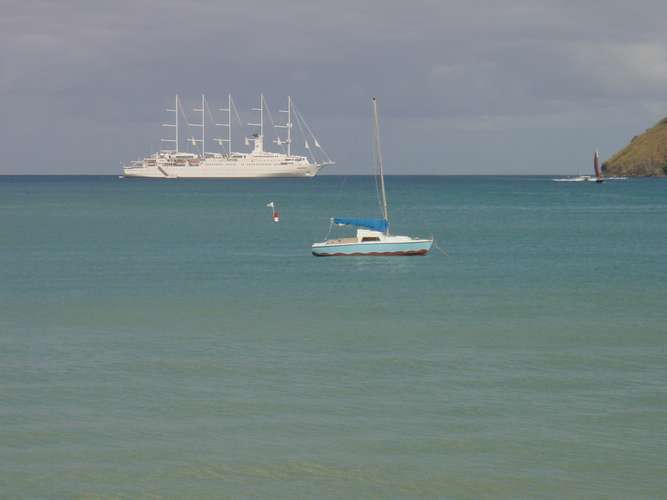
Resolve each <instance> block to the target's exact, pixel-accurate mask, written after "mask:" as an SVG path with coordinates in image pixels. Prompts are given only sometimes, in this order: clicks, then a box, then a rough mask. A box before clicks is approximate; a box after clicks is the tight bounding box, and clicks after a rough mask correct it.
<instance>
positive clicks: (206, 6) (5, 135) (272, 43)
mask: <svg viewBox="0 0 667 500" xmlns="http://www.w3.org/2000/svg"><path fill="white" fill-rule="evenodd" d="M4 3H5V6H4V9H3V17H2V18H0V44H1V46H2V47H3V49H2V51H1V52H0V102H2V111H3V120H2V122H0V137H1V138H0V145H1V146H2V148H3V152H4V153H3V156H4V158H5V161H4V162H3V164H2V165H0V173H33V172H44V173H71V172H78V173H113V172H115V171H117V166H118V163H119V162H120V161H123V160H127V159H131V158H135V157H138V156H140V155H142V154H146V153H150V151H151V148H154V147H157V145H158V143H159V136H160V133H161V130H160V127H159V124H160V123H161V121H163V120H164V119H165V115H164V114H163V113H162V109H163V108H164V107H165V106H167V105H168V104H169V103H170V102H171V99H172V96H173V94H174V93H175V92H177V91H178V92H179V93H181V94H182V95H184V96H185V97H186V99H187V101H186V102H187V106H188V107H192V106H191V105H192V104H194V101H195V100H196V99H197V96H198V95H199V94H200V93H201V92H205V93H206V94H207V95H208V96H209V99H210V100H211V101H212V102H215V101H216V99H217V100H218V101H220V102H222V100H223V99H224V96H225V95H226V94H227V92H229V91H231V92H232V93H234V95H235V96H236V98H237V101H238V102H239V104H240V105H241V106H243V107H246V108H247V107H250V106H251V105H253V104H254V102H255V100H256V96H257V94H258V93H259V92H260V91H264V92H266V93H267V95H268V97H269V101H270V103H272V104H273V105H274V107H276V105H277V104H278V100H279V99H283V98H284V96H286V95H287V94H288V93H290V94H291V95H293V96H295V98H296V99H297V102H298V103H299V105H300V108H301V109H302V111H303V112H304V113H305V115H306V117H307V118H308V119H309V121H310V122H311V123H312V125H313V126H314V127H315V128H316V129H317V130H318V131H319V134H320V136H321V138H322V141H321V142H323V144H324V145H325V146H328V148H327V149H328V150H329V151H330V153H331V154H332V156H333V157H334V158H335V159H336V160H337V161H338V163H339V166H338V167H337V171H338V172H352V171H355V172H360V173H363V172H364V171H367V169H366V167H365V165H362V164H361V163H363V162H361V161H359V160H358V159H359V158H368V157H369V156H370V151H369V145H368V137H369V133H370V132H369V123H370V121H369V117H368V113H369V103H368V97H369V96H370V95H372V94H377V95H379V96H380V98H381V105H382V116H383V125H384V128H385V129H386V132H385V133H387V134H388V135H389V137H391V139H392V140H385V141H384V142H385V144H386V149H387V152H386V156H387V157H388V158H390V159H391V161H390V162H389V166H388V168H389V170H390V171H399V169H400V171H401V172H405V173H411V172H424V173H426V172H438V173H462V172H470V173H476V172H489V171H491V172H497V173H512V172H529V171H535V170H536V173H539V172H547V171H552V172H570V171H576V170H579V169H580V168H587V167H588V165H587V164H586V162H587V161H588V157H589V156H590V154H589V152H590V151H589V150H590V149H592V148H594V147H604V148H606V149H608V150H609V154H611V152H613V151H612V150H613V149H615V148H618V147H621V146H622V145H623V143H624V141H625V140H626V138H628V137H630V136H632V135H633V134H634V133H636V132H639V131H641V130H643V129H644V128H646V127H647V126H649V125H650V124H651V123H652V121H655V120H657V119H658V118H660V117H661V115H667V85H665V84H667V36H666V35H665V34H664V30H663V27H662V26H661V23H662V20H663V19H664V17H665V14H667V6H665V4H664V2H657V1H656V2H654V1H648V0H647V1H641V2H635V3H634V4H632V5H629V4H627V3H625V2H624V3H621V2H611V1H593V0H588V1H580V2H563V1H560V2H556V1H546V0H543V1H539V0H536V1H506V2H497V1H495V2H493V1H459V0H457V1H448V2H436V1H424V2H416V3H408V2H381V1H373V2H363V3H362V2H354V1H350V0H343V1H339V2H328V1H327V2H319V1H291V2H269V1H264V0H261V1H252V2H226V1H225V2H219V1H204V0H200V1H188V2H182V1H175V0H171V1H158V0H142V1H126V0H120V1H115V2H93V1H68V0H61V1H58V2H53V1H13V0H5V2H4ZM637 127H640V128H639V130H636V128H637ZM554 137H562V138H567V139H568V140H567V141H556V143H554V141H553V138H554ZM550 140H551V147H550V148H549V155H548V158H546V159H545V160H544V161H543V162H540V163H539V164H538V165H536V164H535V162H534V156H533V155H534V154H535V153H536V151H535V149H536V148H535V147H533V144H535V145H539V147H540V150H542V151H544V149H545V148H546V147H547V146H548V145H549V144H550V142H549V141H550ZM239 147H241V145H240V144H239ZM524 152H525V155H524V154H523V153H524ZM579 154H581V156H582V160H581V161H582V164H583V165H582V166H581V167H579V166H578V164H576V158H577V157H578V155H579ZM433 157H438V158H439V160H438V162H437V163H438V164H433V163H434V162H431V161H429V159H430V158H433ZM524 157H525V160H524V159H523V158H524ZM91 158H95V160H94V161H91ZM415 159H418V161H415ZM573 160H574V161H575V163H574V164H573ZM517 162H518V163H517Z"/></svg>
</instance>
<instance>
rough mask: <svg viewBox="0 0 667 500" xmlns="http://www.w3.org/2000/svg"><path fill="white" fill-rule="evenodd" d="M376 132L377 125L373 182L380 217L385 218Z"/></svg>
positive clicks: (373, 149) (374, 143) (374, 144)
mask: <svg viewBox="0 0 667 500" xmlns="http://www.w3.org/2000/svg"><path fill="white" fill-rule="evenodd" d="M375 137H376V132H375V124H373V148H372V151H373V163H374V164H375V175H374V176H373V180H374V181H375V196H376V197H377V202H378V207H379V208H380V216H381V217H382V218H384V211H383V210H382V199H381V197H380V183H379V179H378V177H379V175H380V171H379V168H378V160H377V158H378V157H377V149H376V140H375Z"/></svg>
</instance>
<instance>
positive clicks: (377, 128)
mask: <svg viewBox="0 0 667 500" xmlns="http://www.w3.org/2000/svg"><path fill="white" fill-rule="evenodd" d="M373 130H374V143H375V144H374V146H375V160H376V161H377V168H378V172H379V175H380V195H381V197H382V199H381V200H380V204H381V206H382V216H383V217H384V219H385V220H387V221H388V220H389V213H388V211H387V193H386V192H385V189H384V170H383V167H382V149H381V148H380V120H379V119H378V105H377V99H376V98H375V97H373ZM388 231H389V229H387V232H388Z"/></svg>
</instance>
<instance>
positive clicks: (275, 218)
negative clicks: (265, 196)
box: [266, 202, 280, 222]
mask: <svg viewBox="0 0 667 500" xmlns="http://www.w3.org/2000/svg"><path fill="white" fill-rule="evenodd" d="M266 206H267V207H269V208H271V209H272V213H271V218H272V219H273V222H280V212H278V209H277V208H276V204H275V203H274V202H270V203H267V204H266Z"/></svg>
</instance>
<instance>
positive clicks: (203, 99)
mask: <svg viewBox="0 0 667 500" xmlns="http://www.w3.org/2000/svg"><path fill="white" fill-rule="evenodd" d="M193 111H195V112H201V123H193V124H191V126H193V127H201V139H195V138H194V137H193V138H192V139H190V142H192V145H193V146H195V145H196V144H197V143H198V142H200V143H201V155H202V158H204V156H206V144H205V141H206V115H205V112H206V97H205V96H204V94H202V95H201V109H200V108H194V109H193Z"/></svg>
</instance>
